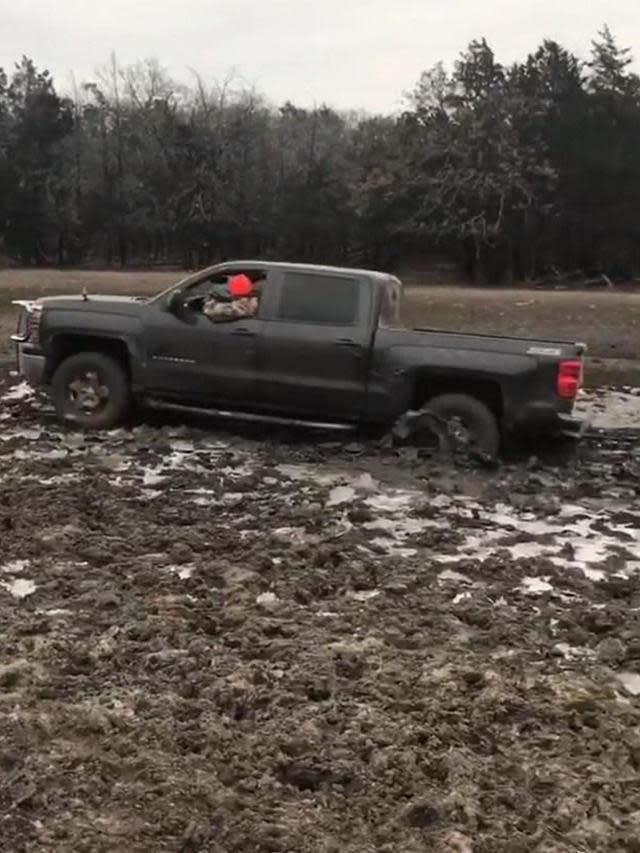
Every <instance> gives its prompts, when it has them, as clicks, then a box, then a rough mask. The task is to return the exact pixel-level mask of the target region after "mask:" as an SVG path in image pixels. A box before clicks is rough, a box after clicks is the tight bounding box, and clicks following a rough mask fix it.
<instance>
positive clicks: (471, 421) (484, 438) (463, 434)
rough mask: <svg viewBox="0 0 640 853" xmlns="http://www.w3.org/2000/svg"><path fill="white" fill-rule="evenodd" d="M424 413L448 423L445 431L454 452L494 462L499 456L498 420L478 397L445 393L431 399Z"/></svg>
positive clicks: (424, 408)
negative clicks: (479, 456) (477, 454)
mask: <svg viewBox="0 0 640 853" xmlns="http://www.w3.org/2000/svg"><path fill="white" fill-rule="evenodd" d="M422 411H424V412H429V413H431V414H432V415H436V416H437V417H438V418H439V419H441V420H442V422H443V424H446V432H447V433H448V436H449V437H450V439H451V443H452V444H453V445H454V449H456V450H462V451H467V452H469V453H472V454H473V453H479V454H481V455H482V456H486V457H489V458H491V459H495V457H496V456H497V455H498V451H499V450H500V429H499V427H498V421H497V420H496V417H495V415H494V414H493V412H492V411H491V409H489V407H488V406H486V405H485V404H484V403H483V402H481V401H480V400H477V399H476V398H475V397H471V396H469V395H468V394H442V395H441V396H439V397H434V398H433V399H432V400H429V402H428V403H427V404H426V405H425V406H424V407H423V409H422ZM432 441H433V432H432ZM440 443H441V444H442V441H440Z"/></svg>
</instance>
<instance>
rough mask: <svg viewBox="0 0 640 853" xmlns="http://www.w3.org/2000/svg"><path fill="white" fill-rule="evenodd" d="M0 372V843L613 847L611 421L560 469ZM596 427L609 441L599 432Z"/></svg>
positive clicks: (594, 399)
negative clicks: (103, 407)
mask: <svg viewBox="0 0 640 853" xmlns="http://www.w3.org/2000/svg"><path fill="white" fill-rule="evenodd" d="M17 382H18V380H17V378H15V377H12V376H10V375H9V374H8V372H7V371H6V370H5V371H4V373H0V483H1V489H0V816H1V818H2V829H1V835H0V837H1V839H2V840H1V842H0V849H2V850H3V851H4V850H6V851H11V853H23V852H24V853H51V851H56V853H82V851H85V853H101V851H104V853H119V851H123V853H124V852H125V851H126V853H151V851H153V853H164V851H167V853H169V851H171V853H176V852H177V851H182V853H191V851H207V853H209V852H210V853H248V851H252V853H253V851H255V853H285V851H286V853H306V851H308V853H329V851H331V853H338V851H340V853H374V851H375V853H419V851H424V850H431V851H435V853H576V851H585V853H586V851H595V853H597V851H630V853H637V851H639V850H640V841H639V839H640V775H639V770H640V571H639V570H640V478H639V475H640V455H639V453H638V438H639V437H640V396H638V394H637V393H636V392H635V391H630V392H628V393H626V394H622V395H621V394H613V393H611V392H608V391H606V390H602V391H601V392H599V393H598V394H595V395H590V396H586V397H585V398H584V399H583V401H582V403H581V406H582V408H583V409H585V410H589V411H591V412H592V414H593V415H594V417H595V423H596V427H598V428H599V429H595V431H594V432H592V434H591V435H590V437H589V438H588V439H587V440H586V441H585V442H584V443H583V445H582V446H581V448H580V449H579V450H578V452H577V453H576V455H575V456H574V457H573V458H572V459H571V460H570V461H568V462H565V464H564V466H563V467H554V464H553V458H552V457H548V458H547V457H545V459H544V461H540V459H535V458H532V459H530V460H529V461H528V462H526V461H523V462H521V463H520V464H518V465H517V466H513V467H509V466H506V467H503V468H501V469H499V470H497V471H480V470H473V469H469V468H465V467H462V466H459V467H451V466H445V465H443V464H442V463H436V462H435V461H434V460H430V459H428V458H421V457H420V456H418V455H417V454H416V452H414V451H411V450H404V451H400V450H383V449H381V448H380V447H378V446H376V445H375V444H373V443H371V444H369V443H366V442H365V443H350V444H340V443H335V442H333V441H327V440H325V439H324V438H323V437H320V438H316V439H315V440H311V439H310V437H309V436H305V435H297V436H294V435H287V434H279V433H262V434H257V433H251V432H243V433H238V432H237V431H236V432H233V431H231V430H224V429H222V428H221V427H214V426H212V425H209V426H208V428H207V429H205V428H204V425H202V424H191V425H182V424H180V423H177V422H166V421H155V422H145V423H142V424H140V425H139V426H136V427H135V428H134V429H133V430H119V431H113V432H109V433H101V434H93V435H80V434H78V433H74V432H70V431H68V430H66V429H65V428H63V427H61V426H60V425H59V424H58V423H57V422H56V421H55V420H54V418H53V416H52V413H51V410H50V407H49V405H48V402H47V401H46V400H41V399H39V398H36V397H34V396H33V394H32V392H31V391H30V390H29V389H28V388H27V387H25V386H23V385H20V384H17ZM611 421H613V422H614V423H615V424H617V425H620V424H621V423H622V424H623V426H624V429H621V430H617V431H615V432H613V431H611V430H609V429H608V427H609V426H610V424H611Z"/></svg>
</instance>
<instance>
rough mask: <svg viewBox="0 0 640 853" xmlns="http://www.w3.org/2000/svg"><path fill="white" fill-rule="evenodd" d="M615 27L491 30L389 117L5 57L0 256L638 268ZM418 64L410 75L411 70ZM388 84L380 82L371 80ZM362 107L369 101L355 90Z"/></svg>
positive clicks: (149, 66)
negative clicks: (506, 45)
mask: <svg viewBox="0 0 640 853" xmlns="http://www.w3.org/2000/svg"><path fill="white" fill-rule="evenodd" d="M632 67H633V62H632V57H631V54H630V51H629V50H628V49H627V48H623V47H621V46H620V45H619V43H618V41H617V39H616V38H615V37H614V36H613V35H612V33H611V32H610V31H609V29H608V28H606V27H605V28H604V29H603V30H602V31H601V32H600V33H599V34H598V35H597V36H596V37H595V39H594V41H593V43H592V45H591V48H590V51H589V52H588V54H587V55H586V57H585V58H580V57H578V56H576V55H574V54H572V53H571V52H570V51H568V50H566V49H565V48H563V47H562V46H561V45H560V44H558V43H556V42H554V41H545V42H544V43H543V44H542V45H541V46H540V47H539V48H538V49H537V50H536V51H535V52H534V53H532V54H531V55H529V56H527V57H526V58H525V59H524V60H523V61H522V62H519V63H516V64H513V65H509V66H507V65H503V64H501V63H500V62H499V60H498V58H497V57H496V56H495V54H494V52H493V50H492V49H491V47H490V45H489V44H488V42H487V41H486V40H485V39H479V40H476V41H473V42H472V43H471V44H470V45H469V46H468V47H467V48H466V50H464V51H463V52H462V53H461V54H460V56H459V58H458V60H457V61H456V62H455V63H454V64H453V67H451V68H448V67H446V66H445V65H444V64H443V63H438V64H436V65H435V66H433V67H431V68H430V69H428V70H426V71H424V73H423V74H422V75H421V77H420V79H419V80H418V81H417V82H416V83H415V85H414V87H413V89H410V90H409V91H408V92H407V93H406V95H405V97H404V108H403V109H402V110H400V111H398V112H397V113H396V114H393V115H371V114H367V113H365V112H363V111H358V110H357V109H354V110H353V111H352V112H348V113H345V112H338V111H336V110H334V109H332V108H330V107H329V106H319V107H317V108H314V109H303V108H300V107H297V106H296V105H294V104H292V103H285V104H283V105H274V104H273V103H271V102H270V101H269V99H268V97H267V96H265V95H263V94H262V93H259V92H257V91H255V90H253V89H250V88H247V87H246V86H242V85H240V84H238V82H237V81H236V80H234V79H233V78H230V79H228V80H226V81H224V82H222V83H220V82H216V83H211V82H210V81H207V80H205V79H203V78H202V77H199V76H197V75H196V74H193V76H192V77H191V78H190V82H189V83H188V84H187V83H184V82H177V81H175V80H172V79H171V78H170V76H169V75H168V74H167V73H166V71H165V70H164V69H163V67H162V66H161V65H160V64H159V63H158V62H157V61H155V60H147V61H145V62H141V63H139V64H137V65H134V66H126V67H123V66H121V65H120V64H119V63H118V61H117V58H116V57H115V56H113V57H112V58H111V60H110V62H109V63H108V64H107V66H106V67H105V68H104V69H102V70H101V71H100V72H97V73H96V75H95V79H93V80H90V81H86V82H82V83H80V82H75V83H74V84H73V86H68V87H67V88H68V89H69V91H63V89H62V88H61V87H60V85H59V84H58V82H57V81H54V79H53V78H52V77H51V75H50V74H49V73H48V72H47V71H46V70H44V69H40V68H38V66H37V64H36V62H35V61H34V60H33V59H31V58H28V57H22V59H21V60H20V61H19V62H17V63H16V64H15V66H14V67H13V68H12V69H2V68H0V258H4V260H5V262H7V263H12V264H21V265H27V266H28V265H34V266H35V265H57V266H86V265H93V266H103V265H107V266H116V267H128V266H129V267H134V266H138V265H145V266H161V265H164V264H166V265H170V264H175V265H179V266H184V267H194V266H201V265H205V264H208V263H212V262H216V261H218V260H225V259H228V258H240V257H242V258H248V257H263V258H270V259H281V260H299V261H310V262H323V263H340V264H348V265H350V266H366V267H374V268H384V269H398V268H399V267H402V266H403V265H404V266H406V265H407V264H410V263H419V264H428V263H429V262H430V261H434V262H435V260H436V259H437V260H438V261H439V262H440V261H442V260H443V259H444V260H445V261H446V263H449V264H451V265H452V266H453V267H455V268H456V269H457V270H458V271H459V274H460V275H462V276H464V277H466V278H467V279H468V280H470V281H473V282H477V283H479V284H480V283H509V282H513V281H535V280H538V281H539V280H566V279H571V278H585V277H602V278H603V279H604V280H606V281H615V280H625V281H627V280H632V279H635V278H638V277H640V217H639V216H638V212H639V211H640V78H639V77H638V76H637V75H636V74H635V73H633V71H632ZM409 84H410V81H409ZM371 85H372V86H374V85H375V80H372V81H371ZM356 106H357V105H354V107H356Z"/></svg>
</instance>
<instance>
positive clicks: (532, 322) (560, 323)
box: [0, 270, 640, 359]
mask: <svg viewBox="0 0 640 853" xmlns="http://www.w3.org/2000/svg"><path fill="white" fill-rule="evenodd" d="M182 277H183V274H182V273H179V272H111V271H69V272H67V271H61V270H0V353H1V352H5V353H6V352H8V351H9V350H10V346H9V344H8V340H7V339H8V335H10V334H11V332H12V331H13V329H14V327H15V322H16V320H15V316H16V312H15V309H14V308H13V307H12V306H10V302H11V300H12V299H19V298H27V297H34V296H35V297H37V296H43V295H52V294H66V293H80V292H81V291H82V289H83V288H84V287H86V289H87V290H88V291H89V292H94V293H110V292H111V293H132V294H133V293H135V294H147V293H149V294H151V293H157V292H159V291H160V290H163V289H164V288H166V287H168V286H169V285H171V284H173V283H175V282H177V281H179V280H180V279H181V278H182ZM406 297H407V298H406V306H405V318H406V320H407V322H408V323H409V324H410V325H413V326H431V327H436V328H438V327H439V328H449V329H453V330H457V331H476V332H481V333H486V334H504V335H516V336H524V337H543V338H544V337H547V338H551V339H554V338H555V339H562V340H581V341H585V342H586V343H587V344H588V346H589V352H590V353H591V354H592V355H594V356H598V357H600V358H622V359H640V328H639V326H640V295H639V294H635V293H622V292H614V293H605V292H596V293H588V292H574V291H536V290H523V289H517V290H516V289H512V290H495V289H484V288H471V287H454V286H438V285H436V286H429V287H418V286H412V287H410V288H408V290H407V293H406Z"/></svg>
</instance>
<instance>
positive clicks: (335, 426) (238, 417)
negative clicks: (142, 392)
mask: <svg viewBox="0 0 640 853" xmlns="http://www.w3.org/2000/svg"><path fill="white" fill-rule="evenodd" d="M143 402H144V403H145V404H146V405H147V406H148V407H149V408H150V409H167V410H168V411H173V412H184V413H185V414H193V415H195V414H198V415H209V416H210V417H212V418H224V419H225V420H233V421H249V422H252V423H264V424H278V425H280V426H296V427H303V428H304V427H306V428H307V429H320V430H331V431H341V432H354V431H355V430H356V429H357V427H356V426H355V425H353V424H342V423H330V422H328V423H324V422H321V421H305V420H301V419H299V418H286V417H276V416H274V415H257V414H253V413H250V412H229V411H226V410H224V409H207V408H204V407H202V406H185V405H183V404H182V403H169V402H166V401H165V400H157V399H155V398H152V397H147V398H144V399H143Z"/></svg>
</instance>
